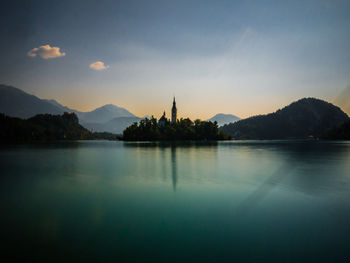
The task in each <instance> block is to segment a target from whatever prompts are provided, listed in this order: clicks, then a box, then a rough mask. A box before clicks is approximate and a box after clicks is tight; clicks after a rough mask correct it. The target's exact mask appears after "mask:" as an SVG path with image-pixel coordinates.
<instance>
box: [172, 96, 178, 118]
mask: <svg viewBox="0 0 350 263" xmlns="http://www.w3.org/2000/svg"><path fill="white" fill-rule="evenodd" d="M176 115H177V109H176V102H175V97H174V101H173V107H172V109H171V122H172V123H175V122H176Z"/></svg>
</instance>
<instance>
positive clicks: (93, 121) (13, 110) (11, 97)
mask: <svg viewBox="0 0 350 263" xmlns="http://www.w3.org/2000/svg"><path fill="white" fill-rule="evenodd" d="M65 111H68V112H74V113H76V114H77V116H78V118H79V122H80V123H81V124H82V125H83V126H85V127H87V128H89V129H93V130H94V131H109V132H114V131H118V133H119V131H120V130H123V129H125V128H126V127H127V126H128V125H129V123H130V121H131V120H133V121H138V119H139V118H138V117H136V116H135V115H134V114H132V113H131V112H129V111H128V110H126V109H124V108H121V107H118V106H115V105H112V104H107V105H104V106H102V107H99V108H97V109H95V110H93V111H89V112H80V111H77V110H74V109H70V108H68V107H66V106H64V105H61V104H60V103H59V102H57V101H56V100H53V99H51V100H47V99H40V98H38V97H36V96H34V95H30V94H28V93H25V92H23V91H22V90H20V89H17V88H14V87H11V86H7V85H0V113H4V114H5V115H7V116H11V117H18V118H22V119H28V118H30V117H33V116H35V115H37V114H43V113H49V114H54V115H56V114H63V113H64V112H65ZM120 117H122V119H120V120H118V118H120ZM124 117H125V118H126V119H123V118H124ZM128 118H130V119H128ZM115 119H117V120H115ZM127 120H129V121H127ZM113 124H114V126H113ZM130 124H131V123H130ZM125 125H126V126H125ZM96 127H98V129H95V128H96ZM106 127H108V130H104V128H106Z"/></svg>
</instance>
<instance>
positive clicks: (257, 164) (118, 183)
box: [0, 141, 350, 262]
mask: <svg viewBox="0 0 350 263" xmlns="http://www.w3.org/2000/svg"><path fill="white" fill-rule="evenodd" d="M0 167H1V168H0V169H1V175H0V209H1V210H0V211H1V216H0V224H1V228H0V229H1V230H0V234H1V241H2V245H1V248H0V252H1V257H3V256H4V255H5V254H10V255H11V256H12V258H13V259H16V258H21V259H26V262H28V261H30V260H33V261H35V262H38V261H46V262H52V261H60V262H71V261H73V262H86V261H91V262H92V261H95V262H97V261H99V262H106V261H110V262H321V261H322V262H350V191H349V190H350V143H349V142H317V141H309V142H303V141H294V142H288V141H280V142H278V141H272V142H271V141H270V142H268V141H259V142H258V141H250V142H219V143H206V144H204V143H188V144H175V145H171V144H165V143H124V142H109V141H79V142H62V143H54V144H42V145H21V146H11V147H9V146H6V147H5V146H2V147H1V148H0ZM12 262H13V260H12ZM23 262H24V261H23Z"/></svg>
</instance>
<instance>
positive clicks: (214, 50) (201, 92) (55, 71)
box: [0, 0, 350, 119]
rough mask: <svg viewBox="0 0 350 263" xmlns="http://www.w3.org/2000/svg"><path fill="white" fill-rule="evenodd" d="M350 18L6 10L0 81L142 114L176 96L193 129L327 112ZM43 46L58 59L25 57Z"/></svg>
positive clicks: (248, 4)
mask: <svg viewBox="0 0 350 263" xmlns="http://www.w3.org/2000/svg"><path fill="white" fill-rule="evenodd" d="M349 11H350V2H349V1H166V0H165V1H164V0H163V1H130V0H128V1H13V2H11V4H10V5H8V6H5V7H4V8H2V10H1V11H0V15H1V18H0V22H1V24H0V34H1V35H2V36H3V37H2V38H1V41H0V54H1V58H2V59H1V60H0V83H4V84H9V85H13V86H16V87H18V88H21V89H23V90H24V91H26V92H29V93H32V94H35V95H37V96H39V97H41V98H55V99H57V100H58V101H59V102H60V103H62V104H64V105H67V106H69V107H72V108H76V109H79V110H91V109H93V108H96V107H98V106H101V105H103V104H106V103H113V104H116V105H119V106H122V107H125V108H127V109H128V110H130V111H131V112H133V113H134V114H136V115H139V116H143V115H152V114H153V115H155V116H160V115H161V113H162V112H163V110H166V111H167V112H169V110H170V107H171V101H172V96H173V95H176V98H177V104H178V107H179V114H180V116H182V117H185V116H189V117H191V118H202V119H206V118H210V117H211V116H212V115H214V114H216V113H218V112H224V113H232V114H235V115H238V116H240V117H248V116H251V115H255V114H262V113H268V112H271V111H274V110H276V109H278V108H280V107H282V106H284V105H286V104H289V103H290V102H292V101H293V100H296V99H299V98H302V97H306V96H307V97H309V96H311V97H318V98H322V99H326V100H328V101H331V102H332V101H334V100H335V99H336V98H337V96H339V94H341V93H342V91H343V90H344V89H345V88H346V86H347V85H348V84H350V52H349V46H350V45H349V40H350V16H349ZM45 45H50V48H51V47H57V48H59V52H61V53H59V54H61V56H58V57H55V58H49V59H45V58H43V57H41V56H40V55H37V56H28V52H29V51H31V50H33V49H34V48H40V46H45ZM63 52H64V54H65V55H62V54H63ZM38 54H39V53H38ZM94 62H103V63H104V65H105V67H106V68H105V69H102V70H94V68H91V67H90V65H91V64H92V63H94Z"/></svg>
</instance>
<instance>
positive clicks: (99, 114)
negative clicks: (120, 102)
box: [77, 104, 135, 123]
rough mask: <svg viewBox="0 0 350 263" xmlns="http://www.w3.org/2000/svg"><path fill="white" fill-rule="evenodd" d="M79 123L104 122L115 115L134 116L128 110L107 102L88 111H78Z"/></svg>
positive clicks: (115, 116)
mask: <svg viewBox="0 0 350 263" xmlns="http://www.w3.org/2000/svg"><path fill="white" fill-rule="evenodd" d="M77 114H78V117H79V119H80V121H81V123H105V122H107V121H110V120H112V119H114V118H117V117H135V115H134V114H132V113H131V112H129V111H128V110H126V109H124V108H121V107H118V106H115V105H113V104H107V105H104V106H102V107H99V108H97V109H95V110H93V111H89V112H78V113H77Z"/></svg>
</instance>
